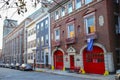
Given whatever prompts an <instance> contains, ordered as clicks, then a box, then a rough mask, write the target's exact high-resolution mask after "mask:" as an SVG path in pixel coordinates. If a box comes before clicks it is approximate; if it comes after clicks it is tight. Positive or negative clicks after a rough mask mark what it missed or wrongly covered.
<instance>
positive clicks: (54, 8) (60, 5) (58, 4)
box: [48, 0, 70, 13]
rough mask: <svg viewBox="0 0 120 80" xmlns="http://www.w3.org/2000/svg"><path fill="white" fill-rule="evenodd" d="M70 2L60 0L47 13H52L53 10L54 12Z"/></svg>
mask: <svg viewBox="0 0 120 80" xmlns="http://www.w3.org/2000/svg"><path fill="white" fill-rule="evenodd" d="M68 1H70V0H62V1H61V2H59V3H56V4H55V6H53V7H52V8H51V9H49V10H48V12H49V13H51V12H53V11H54V10H56V9H57V8H59V7H63V6H62V5H64V4H65V3H67V2H68Z"/></svg>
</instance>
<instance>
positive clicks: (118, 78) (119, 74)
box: [115, 69, 120, 80]
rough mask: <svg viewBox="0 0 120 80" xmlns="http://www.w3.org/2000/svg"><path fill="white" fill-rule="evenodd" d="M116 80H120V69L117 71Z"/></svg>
mask: <svg viewBox="0 0 120 80" xmlns="http://www.w3.org/2000/svg"><path fill="white" fill-rule="evenodd" d="M115 80H120V69H119V70H117V71H116V74H115Z"/></svg>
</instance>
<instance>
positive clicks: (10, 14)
mask: <svg viewBox="0 0 120 80" xmlns="http://www.w3.org/2000/svg"><path fill="white" fill-rule="evenodd" d="M11 1H12V0H11ZM13 1H14V0H13ZM26 1H27V3H26V5H27V6H26V7H27V12H26V13H24V14H23V15H18V13H17V12H16V10H17V8H9V9H5V10H1V6H2V5H3V3H0V15H1V18H0V49H1V48H2V36H3V21H4V19H5V18H6V16H7V18H8V19H13V20H17V21H18V24H20V22H22V21H23V20H24V19H25V18H26V17H27V16H29V15H31V14H32V13H34V11H36V10H37V9H39V8H40V4H38V5H37V7H34V6H33V3H32V2H31V1H30V0H26Z"/></svg>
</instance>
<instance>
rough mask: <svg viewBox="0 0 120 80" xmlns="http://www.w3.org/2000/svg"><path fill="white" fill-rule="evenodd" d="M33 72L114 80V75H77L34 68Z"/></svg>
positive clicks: (96, 79)
mask: <svg viewBox="0 0 120 80" xmlns="http://www.w3.org/2000/svg"><path fill="white" fill-rule="evenodd" d="M35 71H37V72H47V73H52V74H58V75H65V76H73V77H80V78H88V79H95V80H114V75H109V76H104V75H98V74H77V73H70V72H68V71H61V70H51V69H44V68H36V70H35Z"/></svg>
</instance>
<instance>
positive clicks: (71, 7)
mask: <svg viewBox="0 0 120 80" xmlns="http://www.w3.org/2000/svg"><path fill="white" fill-rule="evenodd" d="M72 11H73V4H72V2H70V3H68V13H71V12H72Z"/></svg>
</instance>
